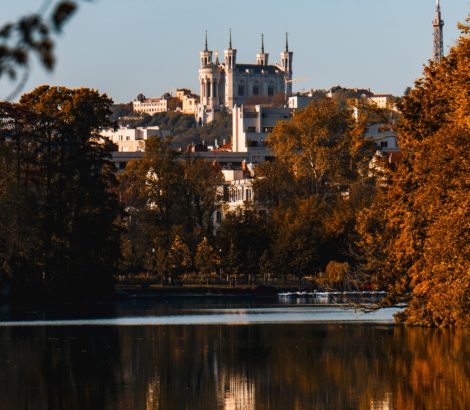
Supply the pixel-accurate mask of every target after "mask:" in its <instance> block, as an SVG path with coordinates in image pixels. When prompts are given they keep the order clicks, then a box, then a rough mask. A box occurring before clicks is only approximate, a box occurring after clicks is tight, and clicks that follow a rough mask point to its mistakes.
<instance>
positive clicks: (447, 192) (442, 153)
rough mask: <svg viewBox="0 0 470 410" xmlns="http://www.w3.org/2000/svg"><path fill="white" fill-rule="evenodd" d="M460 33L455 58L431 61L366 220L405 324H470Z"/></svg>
mask: <svg viewBox="0 0 470 410" xmlns="http://www.w3.org/2000/svg"><path fill="white" fill-rule="evenodd" d="M467 22H470V20H467ZM460 29H461V30H462V36H461V37H460V39H459V40H458V41H457V44H456V46H455V47H453V48H452V49H451V51H450V53H449V55H448V56H447V57H445V58H444V59H443V60H442V62H441V63H434V62H430V63H429V65H428V66H427V67H425V70H424V76H423V78H421V79H420V80H418V81H417V82H416V83H415V87H414V88H413V89H412V90H411V91H410V92H409V94H408V95H407V96H405V97H404V101H403V104H402V106H401V111H402V118H401V122H400V127H399V144H400V147H401V150H402V153H403V160H402V161H401V163H400V164H399V165H398V166H397V167H396V169H392V170H391V172H390V173H389V176H388V179H387V180H386V181H385V182H383V183H382V185H381V188H382V189H381V191H382V192H380V194H379V195H378V197H377V200H376V202H375V203H374V204H373V206H372V207H371V211H367V212H366V214H365V217H364V219H363V221H362V222H363V223H362V231H363V235H362V244H363V246H364V250H365V252H366V253H367V254H368V258H367V263H368V264H369V267H370V264H372V265H373V266H375V268H376V275H377V276H378V277H379V278H380V279H382V280H383V281H384V283H385V284H386V285H388V289H389V291H390V295H391V300H390V301H391V302H396V301H407V302H408V307H407V309H406V310H405V311H404V312H403V314H401V315H400V317H399V319H400V320H401V321H402V322H404V323H406V324H416V325H425V326H442V327H445V326H468V325H469V323H470V317H469V316H470V315H469V312H470V276H469V272H470V262H469V261H470V252H469V251H470V247H469V243H470V241H469V205H470V199H469V198H470V197H469V195H468V192H469V185H468V181H469V178H470V174H469V170H470V158H469V152H470V151H469V148H470V122H469V120H468V118H469V112H470V102H469V99H468V95H469V93H470V88H469V87H470V86H469V82H468V78H470V38H469V35H470V28H469V26H468V25H461V26H460ZM377 240H378V241H379V242H378V243H379V244H380V246H379V249H378V250H377V249H375V248H377V245H376V244H373V241H377ZM375 252H378V254H375ZM378 256H379V257H378Z"/></svg>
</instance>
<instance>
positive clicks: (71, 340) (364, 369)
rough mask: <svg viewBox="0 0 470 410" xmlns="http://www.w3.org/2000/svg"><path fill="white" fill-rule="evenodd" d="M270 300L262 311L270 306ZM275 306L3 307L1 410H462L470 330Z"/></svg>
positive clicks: (469, 403) (466, 401) (467, 404)
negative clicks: (406, 324) (407, 325)
mask: <svg viewBox="0 0 470 410" xmlns="http://www.w3.org/2000/svg"><path fill="white" fill-rule="evenodd" d="M268 302H269V303H268ZM392 314H393V311H381V312H376V313H374V314H373V315H364V314H362V313H361V312H355V311H353V310H344V309H342V308H340V307H332V306H324V307H318V306H306V305H297V306H293V305H283V306H281V305H277V304H276V301H275V300H273V301H267V300H262V301H260V300H255V301H253V300H249V301H248V300H238V301H233V302H232V303H223V304H222V303H220V302H218V301H217V300H215V301H214V300H205V299H193V300H186V301H185V302H184V303H182V302H178V301H174V300H173V301H167V302H164V303H153V302H148V301H134V302H126V303H120V304H117V305H116V306H112V307H109V306H93V307H90V308H89V309H88V311H86V310H83V309H82V310H81V311H80V312H77V311H75V310H73V309H68V310H63V311H61V312H57V311H53V310H51V311H44V310H41V311H37V310H33V309H28V308H25V309H14V310H12V309H8V308H5V307H4V308H3V309H0V322H1V323H0V409H2V410H3V409H15V410H16V409H28V410H32V409H81V410H82V409H145V410H147V409H170V410H172V409H233V410H235V409H240V410H242V409H246V410H250V409H299V410H303V409H462V410H463V409H469V408H470V396H469V392H470V381H469V380H470V364H469V357H470V356H469V353H470V347H469V343H468V340H469V336H470V332H469V331H463V330H454V331H443V330H429V329H403V328H400V327H395V326H393V325H392Z"/></svg>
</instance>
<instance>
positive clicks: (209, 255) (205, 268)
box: [194, 236, 220, 275]
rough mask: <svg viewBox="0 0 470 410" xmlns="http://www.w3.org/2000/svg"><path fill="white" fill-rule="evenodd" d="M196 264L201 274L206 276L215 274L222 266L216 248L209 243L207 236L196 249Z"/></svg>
mask: <svg viewBox="0 0 470 410" xmlns="http://www.w3.org/2000/svg"><path fill="white" fill-rule="evenodd" d="M194 264H195V266H196V268H197V270H198V271H199V272H201V273H203V274H206V275H207V274H210V273H211V272H214V271H215V270H216V268H217V267H218V266H219V265H220V260H219V256H218V255H217V252H216V251H215V249H214V247H213V246H212V245H211V244H210V243H209V239H208V238H207V236H204V238H202V241H201V242H200V243H199V244H198V246H197V248H196V255H195V258H194Z"/></svg>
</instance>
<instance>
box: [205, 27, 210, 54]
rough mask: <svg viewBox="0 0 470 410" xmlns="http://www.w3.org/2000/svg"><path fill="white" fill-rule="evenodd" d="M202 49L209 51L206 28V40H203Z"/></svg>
mask: <svg viewBox="0 0 470 410" xmlns="http://www.w3.org/2000/svg"><path fill="white" fill-rule="evenodd" d="M204 51H209V48H208V45H207V30H206V42H205V47H204Z"/></svg>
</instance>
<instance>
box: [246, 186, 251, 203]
mask: <svg viewBox="0 0 470 410" xmlns="http://www.w3.org/2000/svg"><path fill="white" fill-rule="evenodd" d="M246 200H247V201H251V189H247V190H246Z"/></svg>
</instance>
